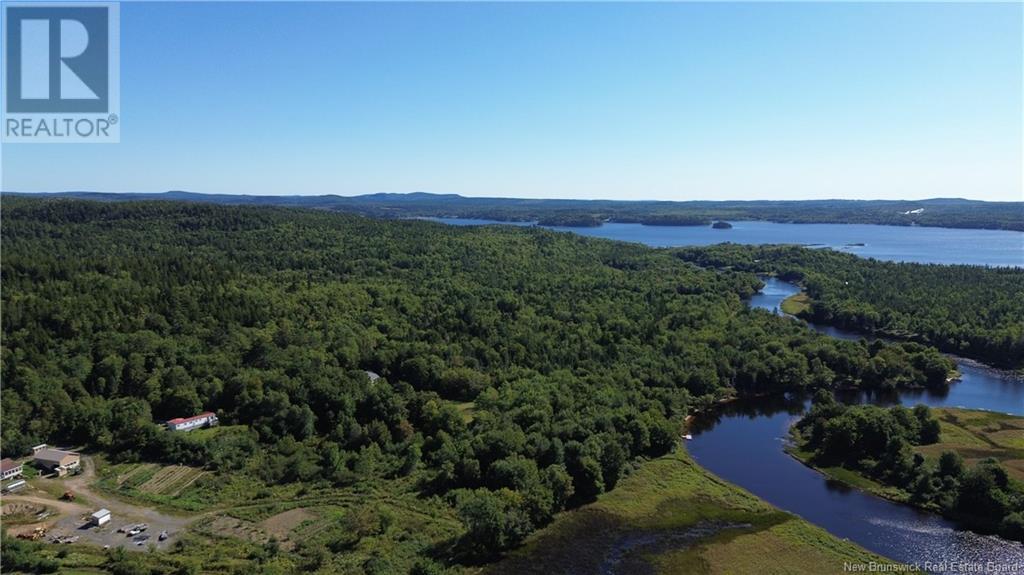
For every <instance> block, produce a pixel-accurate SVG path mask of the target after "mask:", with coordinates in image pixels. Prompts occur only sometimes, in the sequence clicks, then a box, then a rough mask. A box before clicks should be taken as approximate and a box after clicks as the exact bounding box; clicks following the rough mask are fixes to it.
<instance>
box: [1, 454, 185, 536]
mask: <svg viewBox="0 0 1024 575" xmlns="http://www.w3.org/2000/svg"><path fill="white" fill-rule="evenodd" d="M82 470H83V471H82V473H81V474H80V475H77V476H74V477H70V478H67V479H64V480H54V479H37V480H35V481H34V483H36V484H39V482H54V483H53V484H51V485H49V486H48V487H52V486H53V485H57V483H56V482H57V481H61V482H62V483H61V484H60V488H61V489H63V490H66V491H71V492H72V493H74V494H75V495H76V501H75V502H70V501H60V500H58V499H56V498H55V497H54V496H53V495H52V494H50V493H47V492H46V491H44V490H42V489H35V488H33V489H31V490H28V491H25V492H22V493H19V494H17V495H8V496H5V497H4V498H3V503H4V505H7V504H12V503H22V504H31V505H34V506H43V507H46V508H47V509H48V510H51V511H55V512H56V513H54V514H53V515H50V516H48V517H45V518H44V519H43V520H42V521H39V522H35V523H28V524H24V525H18V526H12V527H11V528H10V530H9V531H10V533H11V534H12V535H17V534H19V533H26V532H31V531H32V530H33V529H35V528H36V527H46V528H47V529H48V530H49V531H48V533H47V534H46V538H45V540H46V541H50V540H51V539H52V538H53V537H76V536H77V537H79V542H85V543H94V544H97V545H101V546H104V545H109V546H111V547H124V548H126V549H131V550H144V549H147V548H148V547H149V546H150V545H153V546H156V547H157V548H158V549H163V548H166V547H167V546H169V545H170V544H172V543H173V541H174V540H175V537H176V536H177V535H178V534H180V532H181V531H182V530H184V529H185V528H186V527H187V526H188V525H189V523H191V522H192V521H193V520H194V519H195V517H186V516H181V515H171V514H168V513H163V512H160V511H157V510H155V509H150V508H148V507H141V506H138V505H132V504H130V503H126V502H124V501H121V500H119V499H115V498H112V497H108V496H106V495H103V494H101V493H98V492H96V491H94V490H93V489H91V488H90V486H89V484H90V483H91V482H92V481H93V480H94V479H95V477H96V468H95V466H94V463H93V461H92V459H91V458H89V457H83V458H82ZM100 508H106V509H109V510H110V512H111V516H112V518H111V521H110V522H109V523H107V524H106V525H103V526H101V527H92V526H90V525H89V522H88V519H89V515H90V514H91V513H93V512H94V511H96V510H98V509H100ZM140 523H146V524H147V526H148V527H147V529H146V531H145V532H143V533H141V534H140V535H141V536H145V535H148V536H149V537H148V539H145V540H142V541H141V542H142V545H138V544H137V543H139V542H140V541H137V540H135V539H134V538H133V537H129V536H127V535H125V534H124V533H118V532H117V529H118V528H119V527H122V526H125V525H135V524H140ZM163 531H167V533H168V535H169V537H168V538H167V539H166V540H165V541H159V540H158V536H159V535H160V533H161V532H163Z"/></svg>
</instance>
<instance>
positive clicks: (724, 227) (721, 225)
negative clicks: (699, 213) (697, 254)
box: [711, 220, 732, 230]
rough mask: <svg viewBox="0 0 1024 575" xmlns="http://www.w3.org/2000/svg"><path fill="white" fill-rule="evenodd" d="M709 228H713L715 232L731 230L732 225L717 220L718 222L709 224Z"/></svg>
mask: <svg viewBox="0 0 1024 575" xmlns="http://www.w3.org/2000/svg"><path fill="white" fill-rule="evenodd" d="M711 227H712V228H715V229H716V230H731V229H732V224H730V223H729V222H723V221H721V220H719V221H717V222H715V223H713V224H711Z"/></svg>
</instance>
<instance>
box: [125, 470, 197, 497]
mask: <svg viewBox="0 0 1024 575" xmlns="http://www.w3.org/2000/svg"><path fill="white" fill-rule="evenodd" d="M205 474H206V472H205V471H203V470H202V469H197V468H195V467H186V466H184V465H172V466H170V467H164V468H163V469H161V470H160V471H158V472H156V473H154V474H153V476H152V477H150V478H149V480H148V481H146V482H145V483H143V484H142V485H139V490H140V491H144V492H146V493H154V494H156V495H170V496H172V497H173V496H176V495H178V494H179V493H181V492H182V490H184V489H185V488H186V487H188V486H189V485H192V484H193V483H195V482H196V481H197V480H198V479H199V478H200V477H202V476H203V475H205Z"/></svg>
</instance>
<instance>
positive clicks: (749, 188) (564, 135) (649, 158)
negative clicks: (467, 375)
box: [0, 2, 1024, 200]
mask: <svg viewBox="0 0 1024 575" xmlns="http://www.w3.org/2000/svg"><path fill="white" fill-rule="evenodd" d="M1022 10H1024V8H1022V6H1021V4H1020V3H1003V4H976V3H971V4H966V3H965V4H924V3H903V4H851V3H787V4H734V3H728V4H697V3H670V4H666V3H654V4H622V3H614V4H548V3H527V4H498V3H481V4H473V3H444V4H396V3H382V4H373V3H327V2H321V3H310V4H294V3H276V4H270V3H204V2H195V3H187V2H178V3H135V2H124V3H122V4H121V77H122V86H121V127H122V131H121V143H120V144H107V145H102V144H90V145H82V144H79V145H67V144H63V145H44V144H29V145H25V144H21V145H10V144H6V145H4V146H3V150H2V152H3V158H2V159H3V165H2V169H3V175H2V182H0V183H2V186H3V189H5V190H20V191H60V190H96V191H147V192H155V191H165V190H171V189H178V190H189V191H195V192H208V193H249V194H324V193H336V194H342V195H354V194H362V193H373V192H409V191H430V192H443V193H459V194H464V195H469V196H514V197H572V198H616V199H678V200H685V199H760V198H779V199H805V198H834V197H842V198H889V199H898V198H908V199H912V198H925V197H954V196H955V197H968V198H976V199H989V200H1022V199H1024V197H1022V194H1024V193H1022V156H1024V153H1022V123H1024V121H1022V74H1024V71H1022V67H1024V65H1022V58H1024V48H1022V26H1024V24H1022V21H1024V14H1022Z"/></svg>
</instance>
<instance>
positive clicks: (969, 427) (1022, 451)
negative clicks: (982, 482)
mask: <svg viewBox="0 0 1024 575" xmlns="http://www.w3.org/2000/svg"><path fill="white" fill-rule="evenodd" d="M934 411H935V414H936V416H938V418H939V422H940V424H941V426H942V432H941V437H940V439H939V442H938V443H935V444H933V445H925V446H921V447H918V448H917V451H919V452H920V453H921V454H922V455H924V456H925V457H926V458H928V459H935V458H938V456H939V455H940V454H942V452H943V451H956V452H957V453H959V454H960V456H961V457H963V458H964V461H966V462H967V463H968V464H974V463H977V462H978V461H980V460H982V459H985V458H987V457H994V458H995V459H997V460H999V461H1000V462H1002V464H1003V465H1004V466H1005V467H1006V469H1007V471H1008V472H1009V474H1010V475H1011V476H1013V477H1015V478H1017V479H1019V480H1021V481H1024V417H1017V416H1013V415H1006V414H1002V413H993V412H990V411H975V410H969V409H957V408H941V409H935V410H934Z"/></svg>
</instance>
